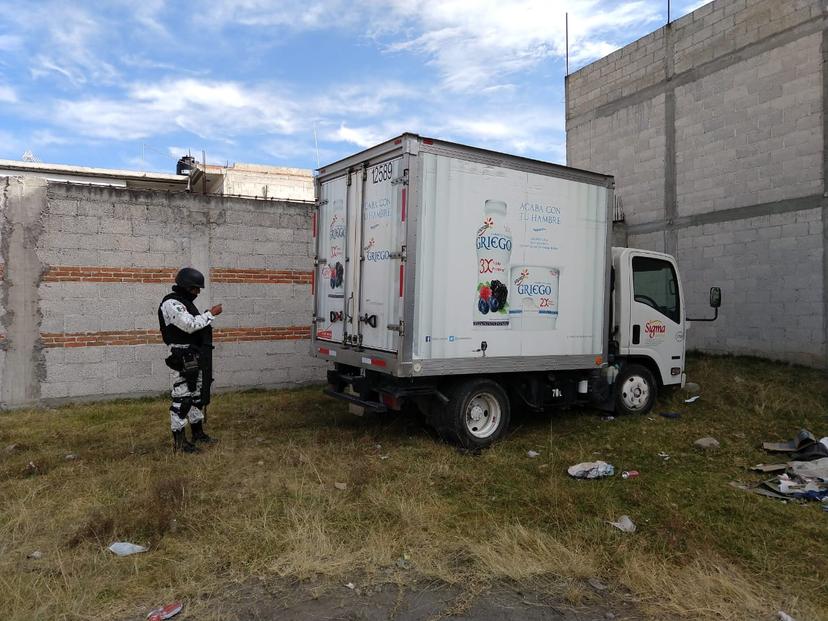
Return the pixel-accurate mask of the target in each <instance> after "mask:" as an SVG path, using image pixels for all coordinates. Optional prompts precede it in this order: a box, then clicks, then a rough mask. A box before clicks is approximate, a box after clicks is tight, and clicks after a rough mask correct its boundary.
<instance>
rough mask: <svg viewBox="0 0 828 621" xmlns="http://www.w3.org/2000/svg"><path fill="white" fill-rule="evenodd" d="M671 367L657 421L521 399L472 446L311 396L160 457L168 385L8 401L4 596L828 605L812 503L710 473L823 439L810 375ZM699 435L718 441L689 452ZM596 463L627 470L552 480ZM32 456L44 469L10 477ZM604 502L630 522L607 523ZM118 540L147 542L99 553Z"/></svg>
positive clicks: (823, 524) (733, 615)
mask: <svg viewBox="0 0 828 621" xmlns="http://www.w3.org/2000/svg"><path fill="white" fill-rule="evenodd" d="M689 372H690V375H691V379H693V380H694V381H697V382H698V383H700V384H701V386H702V399H701V400H700V401H698V402H697V403H695V404H692V405H685V404H684V403H683V400H682V395H680V394H676V395H665V396H664V397H663V398H662V401H661V402H660V404H659V405H658V409H657V410H656V411H655V412H654V413H653V415H652V416H650V417H625V418H616V419H615V420H614V421H603V420H602V419H601V416H600V414H598V413H597V412H592V411H589V410H583V411H576V410H573V411H569V412H560V413H557V414H549V415H544V416H534V415H529V414H526V413H522V412H515V414H514V428H513V431H512V432H511V434H510V435H509V437H508V438H507V439H506V440H504V441H503V442H501V443H500V444H498V445H496V446H494V447H492V448H491V449H490V450H487V451H483V452H482V453H481V454H479V455H464V454H461V453H460V452H458V451H457V450H455V449H454V448H453V447H452V446H449V445H445V444H440V443H438V442H436V441H435V440H434V439H433V437H432V436H431V435H430V434H429V433H428V432H427V431H426V430H424V429H423V428H421V427H420V426H419V425H418V424H417V423H416V422H415V421H414V419H412V418H408V417H401V416H397V417H389V418H386V419H382V418H377V417H370V416H366V417H364V418H354V417H351V416H349V415H348V414H347V413H346V412H345V408H344V407H343V406H341V405H340V404H338V403H336V402H333V401H331V400H329V399H327V398H325V397H323V396H322V395H321V394H320V392H319V391H318V389H302V390H295V391H282V392H261V391H260V392H255V393H237V394H232V395H222V396H219V397H217V398H216V400H215V402H214V405H213V406H211V411H210V432H211V433H214V434H215V435H216V436H218V437H220V439H221V442H220V443H219V444H218V445H217V446H215V447H213V448H211V449H209V450H207V451H204V452H203V453H202V454H200V455H196V456H173V455H172V454H171V451H170V447H169V441H168V431H167V429H166V422H165V421H166V414H165V409H166V406H165V404H164V403H163V402H162V401H139V402H131V401H130V402H117V403H106V404H90V405H72V406H67V407H65V408H61V409H58V410H49V411H28V412H7V413H2V414H0V421H2V422H1V423H0V481H2V484H1V485H0V607H2V609H3V610H4V611H6V616H7V618H9V619H31V618H62V619H87V618H90V617H95V618H100V619H107V618H119V617H122V616H124V615H137V614H138V613H139V612H140V611H141V610H145V609H146V608H148V607H149V606H150V605H152V604H155V603H157V602H158V601H159V600H164V599H168V598H177V599H180V598H185V599H189V600H190V602H191V604H190V605H188V611H190V612H191V614H192V615H194V616H195V618H199V615H201V614H202V613H205V614H206V611H204V610H202V609H201V608H199V606H200V605H201V604H200V603H199V602H200V601H201V600H200V599H199V596H200V595H205V594H209V593H221V592H223V591H222V590H223V589H226V588H227V586H228V585H229V584H230V583H232V582H241V581H243V580H245V579H247V578H249V577H250V576H258V577H262V578H264V579H267V577H268V576H282V577H286V578H289V579H294V580H304V579H309V578H314V577H320V576H322V577H330V578H335V579H337V580H340V581H341V580H342V579H348V580H350V579H351V578H352V577H355V576H361V580H363V581H365V582H370V581H375V582H389V581H390V582H394V583H399V584H411V583H414V582H415V581H418V580H429V581H440V582H446V583H450V584H455V585H458V586H460V587H461V588H462V593H463V594H462V595H461V597H459V598H458V601H457V606H456V608H457V610H458V611H461V610H465V609H467V608H468V606H469V604H470V602H471V601H472V600H473V598H474V596H475V593H478V592H480V590H481V589H485V588H486V587H487V586H489V585H495V584H498V583H499V582H504V581H506V582H510V583H511V582H513V583H516V584H520V585H522V588H526V589H534V590H535V591H537V592H542V593H547V594H549V596H550V597H554V598H556V601H565V602H569V603H570V604H572V605H578V604H582V603H585V602H589V601H590V600H591V598H594V597H595V594H594V591H593V589H591V588H590V587H589V586H588V581H589V580H590V579H591V578H598V579H600V580H602V581H604V582H606V583H607V584H608V585H610V588H609V593H610V594H614V595H618V596H619V597H624V598H627V599H626V600H625V601H629V600H631V601H633V602H635V603H636V605H637V606H638V608H639V609H640V610H642V611H643V613H644V614H646V615H649V616H651V617H653V618H670V617H673V618H686V619H723V618H726V619H756V618H769V617H770V616H772V615H773V613H775V611H776V610H779V609H783V610H786V611H787V612H789V613H791V614H793V615H794V616H797V617H801V618H803V619H811V618H813V619H817V618H826V617H828V605H826V602H828V586H826V585H828V566H827V565H826V563H828V544H826V541H828V519H826V515H825V514H824V513H822V512H821V511H820V508H819V506H818V505H816V503H812V504H809V505H804V506H800V505H796V504H782V503H779V502H776V501H773V500H770V499H767V498H761V497H758V496H753V495H750V494H746V493H744V492H741V491H738V490H734V489H732V488H730V487H728V485H727V484H728V482H729V481H731V480H733V479H742V480H745V481H748V480H757V477H755V476H753V475H752V474H751V473H749V472H748V471H747V468H748V467H749V466H750V465H752V464H755V463H758V462H760V461H762V460H766V459H767V456H766V455H765V454H764V453H762V452H761V451H760V450H758V449H757V446H758V445H759V444H760V443H761V441H763V440H767V439H787V438H790V437H791V436H792V435H793V434H794V433H795V431H796V430H797V429H799V428H800V427H808V428H811V429H812V430H813V431H814V432H815V433H822V434H825V435H828V417H826V411H828V386H826V382H825V379H824V376H823V375H822V374H820V373H819V372H817V371H813V370H808V369H802V368H797V367H791V366H787V365H781V364H774V363H769V362H764V361H760V360H753V359H743V358H742V359H740V358H710V357H701V358H699V357H697V358H693V359H691V362H690V370H689ZM666 410H671V411H680V412H681V413H682V416H681V418H679V419H676V420H667V419H664V418H662V417H659V416H658V412H660V411H666ZM124 430H126V432H124ZM706 435H713V436H715V437H716V438H718V439H719V441H720V442H721V444H722V447H721V449H720V450H719V451H717V452H715V453H703V452H700V451H698V450H696V449H694V448H693V445H692V443H693V440H695V439H697V438H698V437H702V436H706ZM11 444H17V447H15V448H14V449H12V450H10V451H4V449H3V447H5V446H7V445H11ZM378 445H379V446H378ZM529 449H532V450H535V451H538V452H540V453H541V455H540V457H538V458H536V459H529V458H528V457H527V456H526V452H527V450H529ZM69 452H71V453H75V454H77V455H78V459H75V460H71V461H66V460H65V459H64V455H65V454H67V453H69ZM659 452H666V453H668V454H669V455H670V459H669V460H665V459H663V458H662V457H659V455H658V453H659ZM382 457H386V458H385V459H383V458H382ZM594 459H604V460H606V461H609V462H611V463H613V464H614V465H615V466H616V468H617V469H618V470H623V469H632V468H635V469H637V470H640V471H641V473H642V474H641V477H639V478H638V479H630V480H626V481H625V480H622V479H621V478H620V477H614V478H612V479H608V480H601V481H576V480H573V479H570V478H568V477H567V476H566V474H565V470H566V467H567V466H568V465H571V464H573V463H576V462H578V461H587V460H594ZM30 461H32V462H34V463H35V464H36V465H37V466H38V471H37V473H36V474H33V475H30V476H23V474H22V473H23V471H24V468H25V467H26V465H27V464H28V462H30ZM337 481H340V482H345V483H347V487H346V489H345V490H339V489H336V488H335V487H334V483H335V482H337ZM621 514H627V515H630V516H631V517H632V518H633V520H634V521H635V522H636V524H637V525H638V527H639V529H638V531H637V532H636V533H635V534H634V535H627V534H624V533H620V532H619V531H617V530H615V529H612V528H610V527H609V526H608V525H607V521H609V520H614V519H616V518H618V516H619V515H621ZM115 539H120V540H126V541H132V542H134V543H139V544H142V545H146V546H148V547H149V548H150V551H149V552H148V553H146V554H142V555H138V556H135V557H129V558H128V559H120V558H116V557H114V556H113V555H111V554H109V553H108V552H106V551H105V548H106V546H107V545H109V544H110V543H112V541H114V540H115ZM33 550H42V551H43V552H44V557H43V558H42V559H40V560H31V559H27V558H26V556H27V555H28V554H29V553H31V552H32V551H33ZM401 558H404V559H406V560H405V562H404V563H400V562H399V561H400V559H401Z"/></svg>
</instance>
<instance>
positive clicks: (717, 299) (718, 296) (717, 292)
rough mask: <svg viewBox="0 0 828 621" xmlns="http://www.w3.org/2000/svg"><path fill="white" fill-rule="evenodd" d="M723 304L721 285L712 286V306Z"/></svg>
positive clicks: (716, 306) (717, 306)
mask: <svg viewBox="0 0 828 621" xmlns="http://www.w3.org/2000/svg"><path fill="white" fill-rule="evenodd" d="M721 305H722V290H721V289H720V288H719V287H710V306H711V307H712V308H719V307H720V306H721Z"/></svg>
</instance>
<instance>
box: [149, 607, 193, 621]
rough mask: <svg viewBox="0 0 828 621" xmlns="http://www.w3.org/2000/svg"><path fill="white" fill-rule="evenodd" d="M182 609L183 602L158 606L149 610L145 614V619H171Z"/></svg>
mask: <svg viewBox="0 0 828 621" xmlns="http://www.w3.org/2000/svg"><path fill="white" fill-rule="evenodd" d="M183 609H184V604H182V603H181V602H173V603H172V604H167V605H166V606H160V607H158V608H156V609H155V610H150V611H149V613H148V614H147V621H164V619H172V618H173V617H174V616H175V615H177V614H178V613H179V612H181V611H182V610H183Z"/></svg>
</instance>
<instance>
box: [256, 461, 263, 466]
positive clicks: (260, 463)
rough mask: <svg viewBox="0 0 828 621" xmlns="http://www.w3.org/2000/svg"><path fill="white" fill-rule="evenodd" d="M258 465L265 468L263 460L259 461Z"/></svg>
mask: <svg viewBox="0 0 828 621" xmlns="http://www.w3.org/2000/svg"><path fill="white" fill-rule="evenodd" d="M256 465H258V466H264V462H263V461H261V460H259V461H257V462H256Z"/></svg>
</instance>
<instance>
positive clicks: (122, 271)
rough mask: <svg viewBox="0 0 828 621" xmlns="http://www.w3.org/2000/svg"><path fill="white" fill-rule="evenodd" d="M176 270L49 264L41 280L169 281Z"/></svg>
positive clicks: (172, 278)
mask: <svg viewBox="0 0 828 621" xmlns="http://www.w3.org/2000/svg"><path fill="white" fill-rule="evenodd" d="M177 271H178V270H176V269H173V268H168V267H84V266H75V265H51V266H49V267H48V268H47V271H46V274H44V276H43V282H142V283H164V284H167V283H170V282H172V281H173V280H174V279H175V274H176V272H177Z"/></svg>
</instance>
